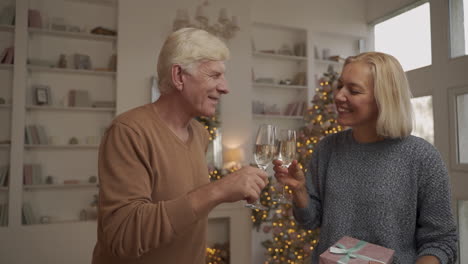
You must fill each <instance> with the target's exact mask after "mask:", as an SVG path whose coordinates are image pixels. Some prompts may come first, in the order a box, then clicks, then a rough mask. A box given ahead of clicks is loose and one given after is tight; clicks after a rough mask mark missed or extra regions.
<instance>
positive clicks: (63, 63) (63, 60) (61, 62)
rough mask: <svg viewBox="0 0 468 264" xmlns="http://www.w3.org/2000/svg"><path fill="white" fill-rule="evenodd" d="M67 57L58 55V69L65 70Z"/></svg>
mask: <svg viewBox="0 0 468 264" xmlns="http://www.w3.org/2000/svg"><path fill="white" fill-rule="evenodd" d="M67 64H68V62H67V56H66V55H65V54H60V58H59V61H58V63H57V67H58V68H67Z"/></svg>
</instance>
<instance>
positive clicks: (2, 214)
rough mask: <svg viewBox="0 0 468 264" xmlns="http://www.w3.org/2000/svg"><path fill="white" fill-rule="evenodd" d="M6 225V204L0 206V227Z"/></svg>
mask: <svg viewBox="0 0 468 264" xmlns="http://www.w3.org/2000/svg"><path fill="white" fill-rule="evenodd" d="M7 224H8V204H6V203H4V204H0V226H6V225H7Z"/></svg>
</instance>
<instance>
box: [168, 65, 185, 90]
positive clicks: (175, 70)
mask: <svg viewBox="0 0 468 264" xmlns="http://www.w3.org/2000/svg"><path fill="white" fill-rule="evenodd" d="M182 73H183V72H182V67H180V65H178V64H174V65H172V68H171V75H172V83H173V84H174V87H175V88H176V89H177V90H178V91H182V89H183V88H184V81H183V79H182Z"/></svg>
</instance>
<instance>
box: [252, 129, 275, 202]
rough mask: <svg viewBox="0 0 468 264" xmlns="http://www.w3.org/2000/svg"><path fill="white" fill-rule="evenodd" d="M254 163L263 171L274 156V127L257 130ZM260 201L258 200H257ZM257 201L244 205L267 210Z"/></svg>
mask: <svg viewBox="0 0 468 264" xmlns="http://www.w3.org/2000/svg"><path fill="white" fill-rule="evenodd" d="M253 154H254V158H255V163H257V165H258V166H259V167H260V168H261V169H262V170H264V171H266V169H267V168H268V165H270V163H271V162H272V161H273V159H274V158H275V156H276V127H275V126H273V125H265V124H263V125H261V126H260V127H259V128H258V132H257V138H256V140H255V147H254V153H253ZM259 200H260V199H259ZM259 200H257V201H256V202H255V203H253V204H246V205H245V206H246V207H247V208H250V209H258V210H268V208H267V207H265V206H263V205H262V204H260V202H259Z"/></svg>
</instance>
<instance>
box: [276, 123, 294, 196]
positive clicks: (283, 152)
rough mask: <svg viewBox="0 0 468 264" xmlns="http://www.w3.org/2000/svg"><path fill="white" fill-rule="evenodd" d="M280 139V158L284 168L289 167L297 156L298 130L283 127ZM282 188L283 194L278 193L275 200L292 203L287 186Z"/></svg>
mask: <svg viewBox="0 0 468 264" xmlns="http://www.w3.org/2000/svg"><path fill="white" fill-rule="evenodd" d="M278 141H279V146H278V148H279V150H278V160H281V161H282V162H283V165H281V166H282V167H283V168H288V167H289V165H291V162H292V161H293V160H294V159H295V158H296V131H294V130H292V129H281V130H280V132H279V136H278ZM282 189H283V190H282V194H280V195H278V197H277V198H276V199H275V201H276V202H278V203H282V204H290V203H291V202H290V201H289V200H288V198H286V196H285V192H286V188H285V187H284V186H283V188H282Z"/></svg>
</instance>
